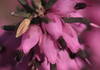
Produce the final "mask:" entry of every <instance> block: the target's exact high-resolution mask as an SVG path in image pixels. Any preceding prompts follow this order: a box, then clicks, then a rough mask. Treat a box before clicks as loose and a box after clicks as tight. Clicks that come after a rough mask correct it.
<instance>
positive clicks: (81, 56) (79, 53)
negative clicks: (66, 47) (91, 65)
mask: <svg viewBox="0 0 100 70" xmlns="http://www.w3.org/2000/svg"><path fill="white" fill-rule="evenodd" d="M76 55H77V56H78V57H80V58H82V59H85V58H87V57H88V53H87V51H85V50H79V51H78V52H77V53H76Z"/></svg>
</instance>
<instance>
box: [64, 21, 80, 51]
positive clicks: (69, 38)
mask: <svg viewBox="0 0 100 70" xmlns="http://www.w3.org/2000/svg"><path fill="white" fill-rule="evenodd" d="M63 38H64V40H65V41H66V43H67V45H68V48H70V50H71V51H72V52H77V51H78V50H79V49H80V44H79V42H78V36H77V34H76V32H75V31H74V29H73V28H72V27H71V25H70V24H67V23H66V24H65V28H64V32H63Z"/></svg>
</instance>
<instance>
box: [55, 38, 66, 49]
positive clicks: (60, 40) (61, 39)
mask: <svg viewBox="0 0 100 70" xmlns="http://www.w3.org/2000/svg"><path fill="white" fill-rule="evenodd" d="M57 41H58V43H59V44H60V46H61V47H60V49H65V48H66V47H67V45H66V42H65V40H64V39H63V37H60V38H59V39H58V40H57Z"/></svg>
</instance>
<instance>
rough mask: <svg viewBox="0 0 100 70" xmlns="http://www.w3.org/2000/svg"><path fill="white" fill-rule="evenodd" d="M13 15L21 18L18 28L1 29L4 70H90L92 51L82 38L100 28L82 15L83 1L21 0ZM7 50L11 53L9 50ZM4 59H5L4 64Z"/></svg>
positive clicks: (1, 51) (5, 27)
mask: <svg viewBox="0 0 100 70" xmlns="http://www.w3.org/2000/svg"><path fill="white" fill-rule="evenodd" d="M18 2H19V3H20V4H21V6H22V7H17V8H16V11H15V12H11V15H13V16H17V17H21V19H22V21H21V22H19V23H18V24H16V25H10V26H8V25H4V26H1V29H0V65H1V66H6V67H5V68H1V70H12V69H13V70H87V69H89V68H90V67H92V63H91V60H90V59H89V58H90V57H89V56H90V52H89V51H87V50H86V48H85V46H86V45H84V44H83V40H82V39H81V38H80V35H82V34H83V33H84V32H85V31H91V29H92V28H98V29H99V28H100V26H99V25H96V24H94V23H93V22H92V21H90V20H89V19H88V18H86V17H85V16H83V14H82V13H81V12H80V11H82V10H83V9H85V8H87V6H88V5H87V4H88V3H86V2H85V1H80V0H18ZM7 48H8V49H9V50H7ZM1 56H6V57H7V58H3V59H4V60H5V61H2V57H1Z"/></svg>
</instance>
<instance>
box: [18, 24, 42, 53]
mask: <svg viewBox="0 0 100 70" xmlns="http://www.w3.org/2000/svg"><path fill="white" fill-rule="evenodd" d="M41 36H42V31H41V28H40V27H39V26H37V25H33V24H32V25H31V26H30V28H29V30H28V31H27V32H26V33H25V34H24V35H23V36H22V42H21V45H20V48H19V49H22V50H23V52H24V53H25V54H27V53H29V51H30V49H32V48H33V47H34V46H35V45H36V44H37V43H38V42H39V40H40V38H41Z"/></svg>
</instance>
